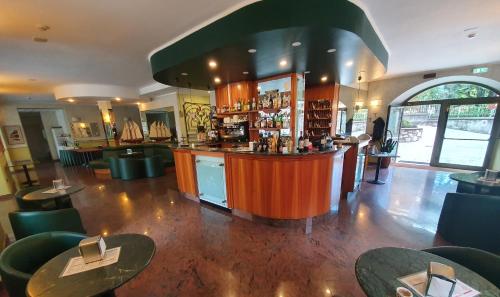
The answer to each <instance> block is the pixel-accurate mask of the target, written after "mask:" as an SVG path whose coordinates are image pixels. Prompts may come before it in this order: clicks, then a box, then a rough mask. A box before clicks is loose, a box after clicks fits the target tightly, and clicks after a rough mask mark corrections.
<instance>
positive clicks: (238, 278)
mask: <svg viewBox="0 0 500 297" xmlns="http://www.w3.org/2000/svg"><path fill="white" fill-rule="evenodd" d="M38 175H39V177H40V179H41V180H42V182H46V183H50V182H51V180H52V179H54V178H55V177H58V178H64V179H65V180H66V182H67V183H70V184H71V183H73V184H76V183H78V184H84V185H86V189H85V190H84V191H82V192H80V193H78V194H75V195H74V196H73V204H74V206H75V207H76V208H77V209H78V210H79V211H80V213H81V215H82V219H83V223H84V225H85V228H86V229H87V230H88V233H89V235H94V234H99V233H100V234H103V235H105V236H106V235H112V234H119V233H129V232H135V233H143V234H147V235H149V236H151V237H152V238H153V239H154V241H155V243H156V247H157V251H156V254H155V256H154V258H153V260H152V263H151V265H150V266H149V267H147V268H146V269H145V270H144V271H143V272H142V273H141V274H140V275H139V276H138V277H136V278H135V279H134V280H132V281H130V282H129V283H127V284H125V285H124V286H123V287H121V288H119V289H118V290H117V291H116V295H117V296H119V297H121V296H151V297H153V296H221V297H226V296H227V297H233V296H234V297H236V296H239V297H241V296H259V297H260V296H262V297H265V296H271V297H273V296H277V297H278V296H281V297H288V296H290V297H291V296H297V297H299V296H300V297H303V296H345V297H347V296H364V294H363V293H362V291H361V289H360V287H359V286H358V284H357V282H356V277H355V274H354V263H355V261H356V258H357V257H358V256H359V255H360V254H361V253H363V252H364V251H367V250H369V249H372V248H376V247H382V246H398V247H409V248H416V249H421V248H425V247H429V246H432V245H433V244H436V243H440V241H439V240H438V241H436V242H435V236H434V232H435V229H436V224H437V221H438V218H439V213H440V210H441V207H442V203H443V199H444V195H445V193H446V192H453V191H455V189H456V183H455V182H454V181H451V180H450V179H449V178H448V175H449V173H448V172H444V171H434V170H422V169H414V168H401V167H394V168H391V169H389V170H383V171H382V173H381V179H387V181H388V183H387V184H385V185H372V184H368V183H363V185H362V187H363V188H362V190H361V192H359V193H358V194H357V195H354V196H352V197H350V198H349V200H348V201H347V200H345V201H342V203H341V207H340V211H339V213H337V214H330V215H328V216H326V217H324V218H322V219H320V220H315V221H314V223H313V232H312V234H310V235H305V234H304V230H303V226H302V224H293V225H288V224H272V225H271V224H263V223H261V222H259V223H257V222H252V221H247V220H244V219H241V218H238V217H234V216H231V215H230V214H228V213H226V212H224V211H221V210H219V209H215V208H213V207H211V206H208V205H204V204H198V203H196V202H193V201H191V200H188V199H185V198H182V197H180V196H179V195H178V193H177V191H176V188H177V187H176V178H175V173H169V174H168V175H167V176H165V177H161V178H156V179H142V180H136V181H119V180H110V179H108V180H105V179H97V178H96V177H95V176H93V175H92V173H91V172H90V171H89V170H88V169H85V168H80V167H79V168H67V169H63V168H61V167H60V166H59V165H58V164H57V163H56V164H46V165H39V166H38ZM372 176H373V170H369V171H368V172H367V174H366V178H371V177H372ZM3 293H4V292H3ZM4 294H5V293H4Z"/></svg>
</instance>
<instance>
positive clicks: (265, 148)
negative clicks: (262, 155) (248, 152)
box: [253, 132, 293, 154]
mask: <svg viewBox="0 0 500 297" xmlns="http://www.w3.org/2000/svg"><path fill="white" fill-rule="evenodd" d="M253 148H254V150H255V151H257V152H271V153H282V154H287V153H289V152H291V151H292V148H293V142H292V138H291V137H288V136H280V134H279V133H270V132H269V133H262V134H259V140H258V141H257V142H256V143H254V145H253Z"/></svg>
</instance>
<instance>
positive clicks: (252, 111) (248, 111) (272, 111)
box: [217, 106, 290, 118]
mask: <svg viewBox="0 0 500 297" xmlns="http://www.w3.org/2000/svg"><path fill="white" fill-rule="evenodd" d="M289 108H290V106H289V107H281V108H265V109H256V110H247V111H228V112H224V113H219V114H217V117H218V118H223V117H226V116H232V115H237V114H248V113H256V112H259V111H262V112H265V113H278V112H280V111H281V110H284V109H289Z"/></svg>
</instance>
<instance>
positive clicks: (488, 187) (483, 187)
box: [450, 171, 500, 196]
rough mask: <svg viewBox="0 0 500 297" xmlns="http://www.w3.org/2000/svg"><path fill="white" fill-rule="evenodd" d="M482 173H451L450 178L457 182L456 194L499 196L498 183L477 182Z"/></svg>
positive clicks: (499, 187)
mask: <svg viewBox="0 0 500 297" xmlns="http://www.w3.org/2000/svg"><path fill="white" fill-rule="evenodd" d="M483 176H484V171H482V172H474V173H452V174H450V178H451V179H452V180H456V181H457V182H458V185H457V193H470V194H483V195H496V196H500V182H499V183H495V182H488V181H482V180H479V178H480V177H483Z"/></svg>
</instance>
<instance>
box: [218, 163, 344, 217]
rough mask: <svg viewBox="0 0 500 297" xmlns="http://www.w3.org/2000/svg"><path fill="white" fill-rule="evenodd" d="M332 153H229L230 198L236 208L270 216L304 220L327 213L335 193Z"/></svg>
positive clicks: (227, 176)
mask: <svg viewBox="0 0 500 297" xmlns="http://www.w3.org/2000/svg"><path fill="white" fill-rule="evenodd" d="M333 156H334V154H333V153H326V154H321V155H309V156H300V157H292V156H288V157H283V156H276V157H273V156H255V155H243V154H228V155H227V156H226V184H227V189H228V200H229V201H230V202H231V205H232V207H233V208H235V209H239V210H242V211H245V212H248V213H251V214H255V215H258V216H262V217H267V218H274V219H302V218H308V217H313V216H318V215H321V214H325V213H327V212H328V211H329V210H330V202H331V199H332V193H333V192H332V180H333V177H332V174H333Z"/></svg>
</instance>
